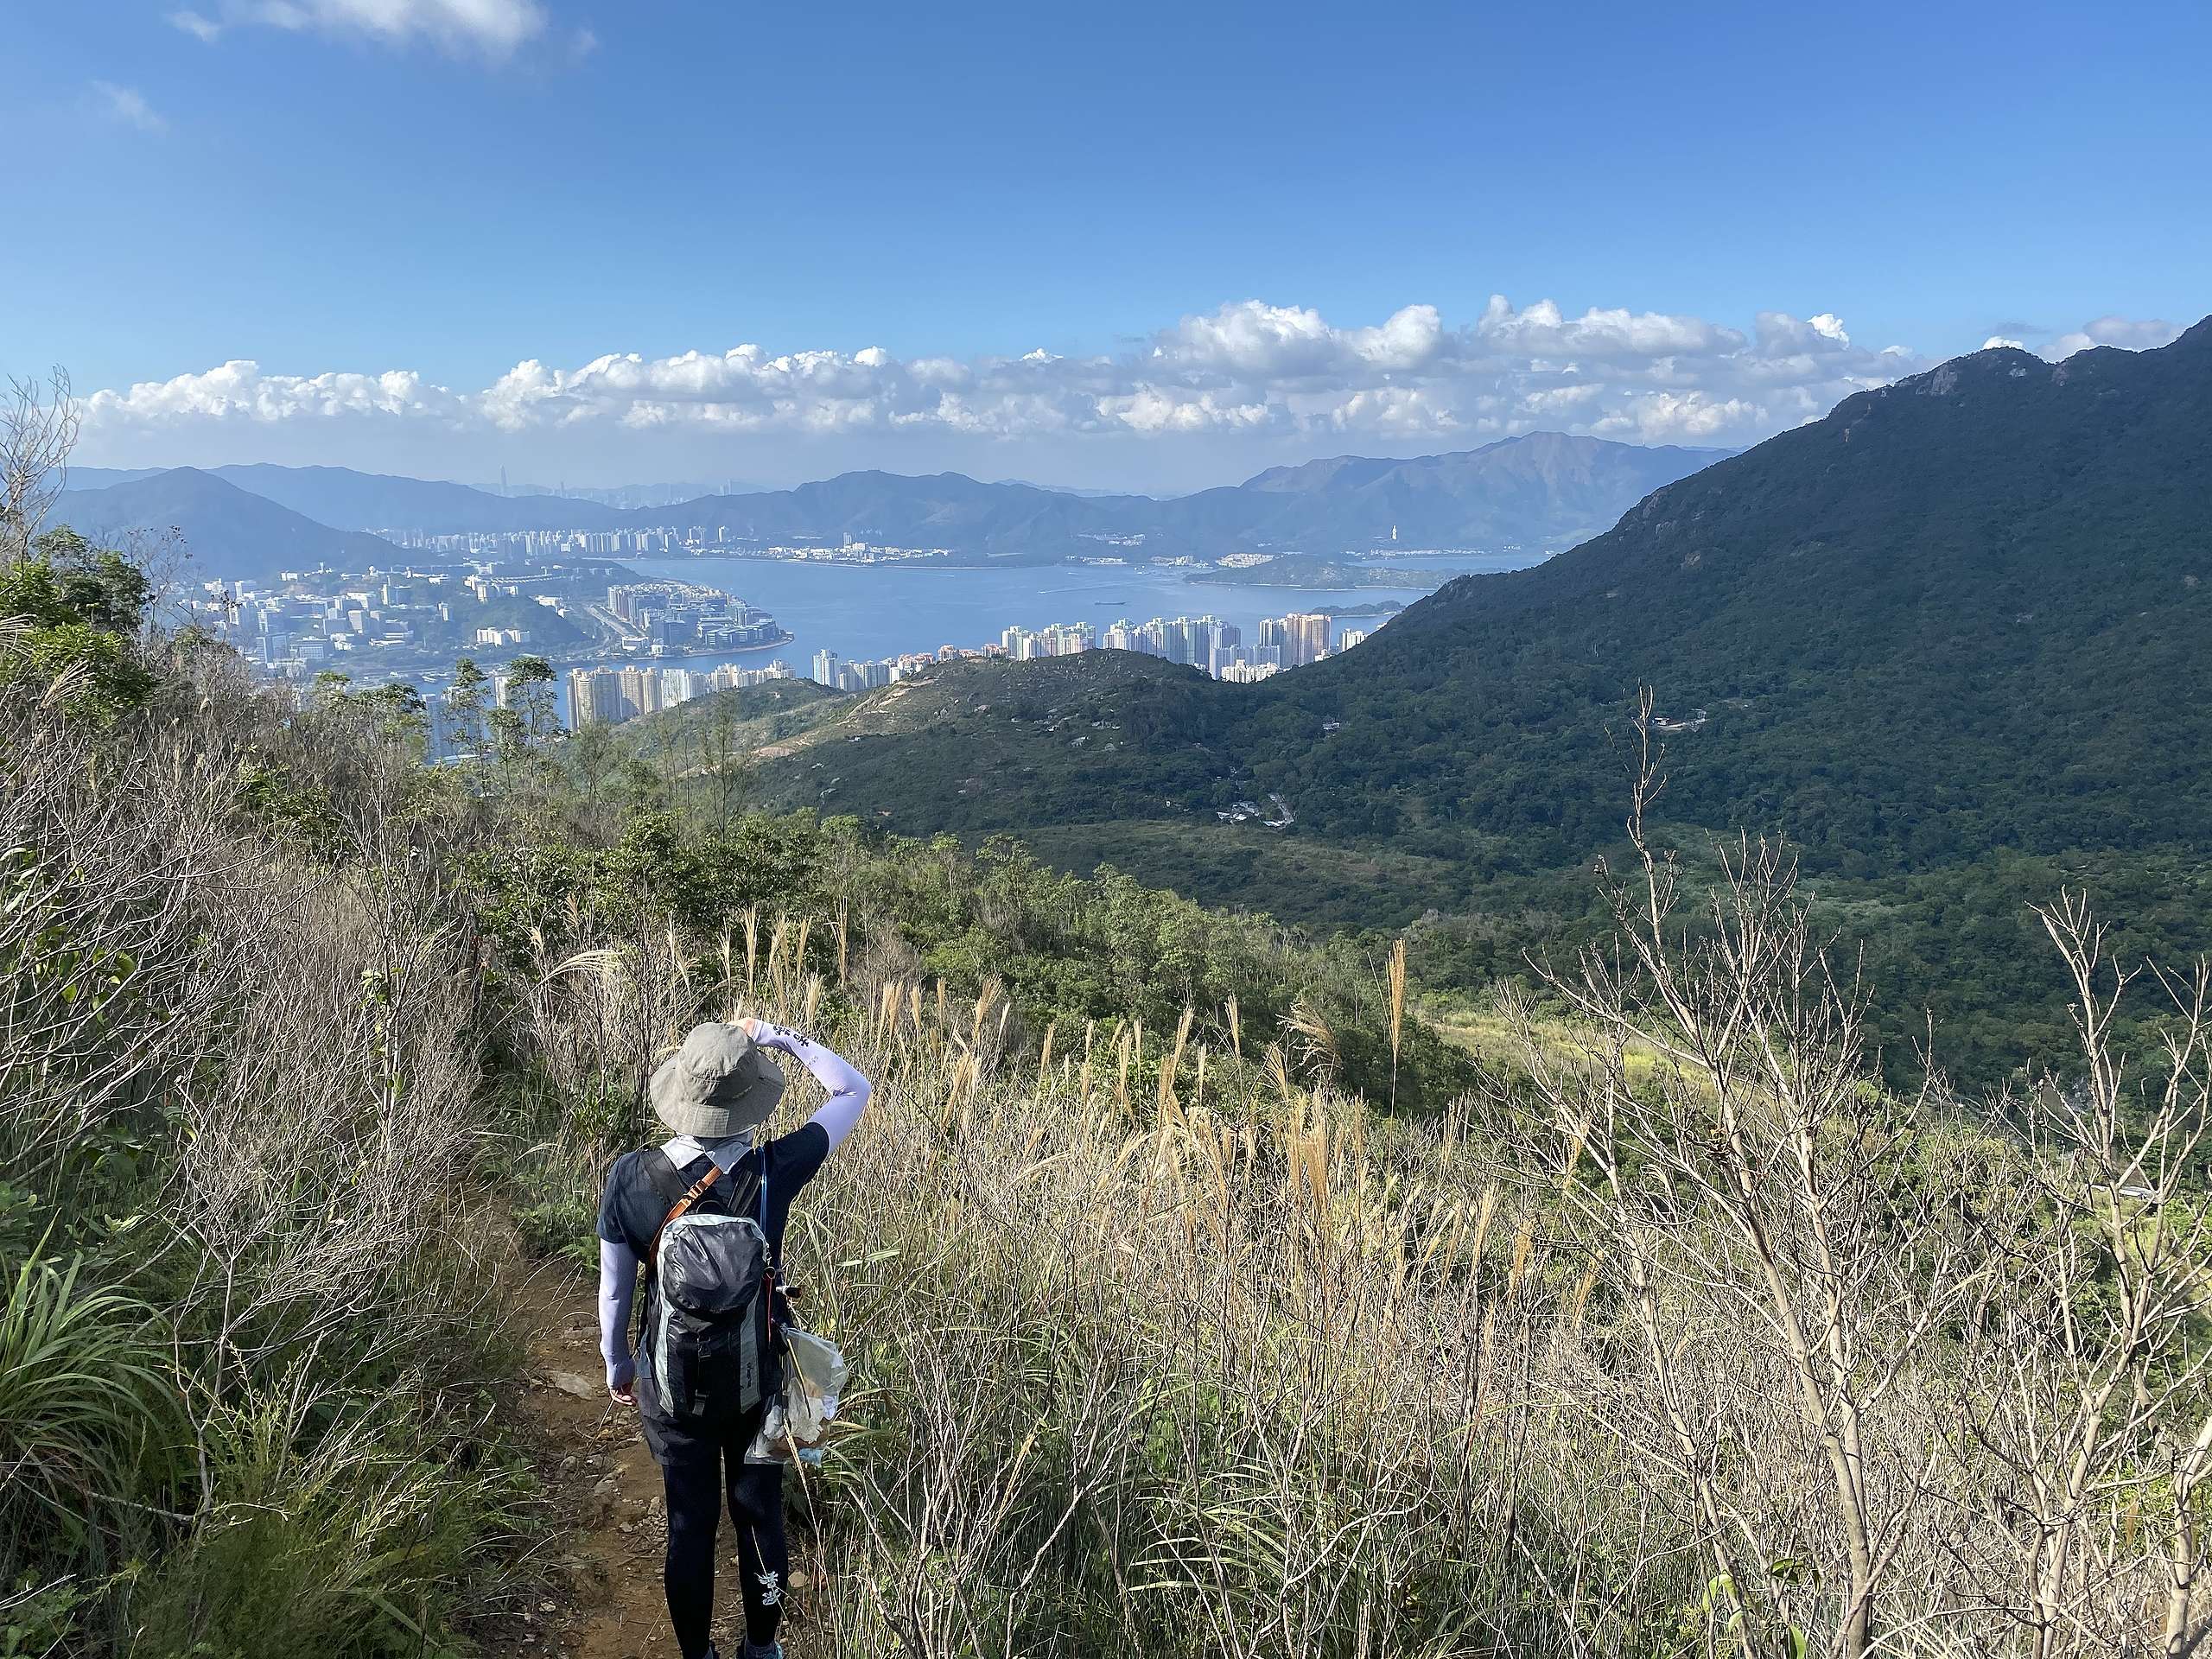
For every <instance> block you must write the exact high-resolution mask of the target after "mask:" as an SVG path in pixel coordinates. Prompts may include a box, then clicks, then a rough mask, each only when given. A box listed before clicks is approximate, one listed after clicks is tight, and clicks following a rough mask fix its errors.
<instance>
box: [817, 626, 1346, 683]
mask: <svg viewBox="0 0 2212 1659" xmlns="http://www.w3.org/2000/svg"><path fill="white" fill-rule="evenodd" d="M1332 627H1333V623H1332V619H1331V618H1330V617H1329V616H1328V615H1327V613H1325V612H1320V611H1294V612H1292V613H1290V614H1289V615H1288V616H1271V617H1268V618H1265V619H1263V620H1262V621H1261V623H1260V625H1259V626H1258V628H1257V629H1256V630H1255V632H1256V633H1257V635H1258V637H1257V638H1256V639H1254V640H1253V641H1252V642H1251V643H1250V644H1249V645H1248V644H1246V643H1245V639H1244V632H1243V629H1242V628H1241V627H1239V626H1237V625H1236V623H1234V622H1224V621H1223V620H1221V618H1219V617H1217V616H1179V617H1175V618H1173V620H1170V619H1169V618H1166V617H1160V616H1155V617H1154V618H1153V619H1152V620H1150V621H1149V622H1136V621H1132V620H1129V619H1128V618H1127V617H1124V618H1122V619H1121V620H1119V621H1116V622H1115V623H1114V624H1113V625H1112V626H1109V628H1108V629H1107V630H1106V632H1104V634H1103V635H1101V634H1100V633H1099V632H1098V631H1097V629H1096V627H1094V626H1092V625H1091V624H1090V623H1088V622H1055V623H1052V625H1051V626H1047V627H1043V628H1038V629H1034V630H1032V629H1029V628H1020V627H1013V628H1007V629H1006V630H1005V631H1004V632H1001V634H1000V635H999V639H998V643H997V644H996V645H984V646H982V647H970V646H961V645H941V646H939V647H938V649H937V650H935V651H929V652H906V653H905V654H903V655H900V656H897V657H885V658H878V659H876V660H874V661H868V662H861V661H850V660H848V659H846V658H841V657H840V656H839V655H838V654H837V653H836V652H834V651H826V650H825V651H817V652H815V653H814V678H815V680H816V681H817V683H821V684H823V685H826V686H828V687H829V688H830V689H831V690H836V691H872V690H875V689H876V688H877V687H879V686H885V685H889V684H890V683H893V681H895V680H901V679H904V678H906V677H907V676H908V675H910V674H913V673H916V672H918V671H921V670H922V669H925V668H927V667H929V666H931V664H936V663H942V662H950V661H951V660H953V659H954V658H960V657H1003V658H1011V659H1012V660H1014V661H1015V662H1019V663H1026V662H1030V661H1033V660H1034V659H1035V658H1039V657H1073V656H1075V655H1077V654H1078V653H1079V652H1086V651H1099V650H1104V651H1134V652H1140V653H1141V654H1143V655H1145V656H1147V657H1163V658H1166V659H1167V660H1168V661H1169V662H1171V663H1185V664H1189V665H1190V666H1191V667H1192V668H1197V669H1201V670H1203V671H1205V672H1206V673H1207V674H1209V675H1211V677H1214V678H1215V679H1217V680H1229V681H1232V682H1240V683H1249V682H1251V681H1254V680H1263V679H1265V678H1267V677H1268V675H1270V674H1274V673H1278V672H1280V671H1281V670H1283V669H1286V668H1299V667H1302V666H1303V665H1304V664H1307V663H1318V662H1319V661H1320V660H1321V659H1322V658H1324V657H1330V656H1334V655H1336V654H1337V653H1338V652H1345V651H1349V650H1351V648H1352V647H1353V646H1354V645H1357V644H1358V643H1359V642H1360V641H1361V640H1363V639H1366V638H1367V634H1368V631H1367V630H1366V629H1363V628H1347V629H1345V630H1344V632H1342V633H1341V634H1338V635H1337V637H1336V639H1334V641H1333V643H1332V640H1331V638H1330V635H1331V632H1332Z"/></svg>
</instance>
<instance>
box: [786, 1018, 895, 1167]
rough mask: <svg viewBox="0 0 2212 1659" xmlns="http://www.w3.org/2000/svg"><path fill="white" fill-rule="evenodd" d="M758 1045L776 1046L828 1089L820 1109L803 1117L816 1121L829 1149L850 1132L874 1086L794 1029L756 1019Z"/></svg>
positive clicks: (841, 1058)
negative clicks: (758, 1022)
mask: <svg viewBox="0 0 2212 1659" xmlns="http://www.w3.org/2000/svg"><path fill="white" fill-rule="evenodd" d="M760 1044H761V1046H763V1047H765V1048H780V1049H781V1050H783V1051H784V1052H785V1053H786V1054H788V1055H790V1056H791V1058H793V1059H795V1060H797V1061H798V1063H799V1064H800V1065H804V1067H805V1068H806V1069H807V1070H808V1071H811V1072H812V1073H813V1074H814V1080H815V1081H816V1082H817V1083H818V1084H821V1085H822V1086H823V1088H824V1089H826V1090H829V1099H827V1100H825V1101H823V1103H822V1109H821V1110H819V1111H817V1113H815V1115H814V1116H812V1117H810V1118H809V1119H808V1120H807V1122H810V1123H819V1124H820V1125H821V1126H822V1132H823V1134H824V1135H828V1136H829V1150H830V1151H832V1152H835V1151H836V1149H837V1145H838V1143H839V1142H840V1141H842V1140H843V1139H844V1138H845V1137H846V1136H847V1135H850V1134H851V1133H852V1132H853V1126H854V1125H855V1124H856V1123H858V1122H860V1121H861V1113H862V1112H864V1111H866V1110H867V1109H868V1096H870V1095H871V1094H873V1093H874V1090H875V1085H874V1084H871V1083H870V1082H869V1081H868V1079H867V1078H866V1077H862V1076H861V1074H860V1073H859V1072H857V1071H854V1070H853V1068H852V1065H851V1063H850V1062H849V1061H848V1060H847V1059H846V1058H845V1057H844V1056H843V1055H842V1054H840V1053H838V1052H836V1050H834V1049H828V1048H824V1047H823V1046H822V1045H821V1044H819V1043H810V1042H808V1041H807V1040H806V1039H805V1038H804V1037H802V1036H800V1035H799V1034H798V1033H797V1032H791V1031H786V1030H785V1029H784V1028H783V1027H781V1026H772V1025H770V1024H769V1023H768V1022H767V1021H766V1020H762V1021H761V1022H760Z"/></svg>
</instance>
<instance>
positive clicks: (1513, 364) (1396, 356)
mask: <svg viewBox="0 0 2212 1659" xmlns="http://www.w3.org/2000/svg"><path fill="white" fill-rule="evenodd" d="M2175 332H2176V331H2175V330H2174V329H2173V328H2172V327H2171V326H2170V325H2168V324H2166V323H2164V322H2156V321H2151V322H2135V321H2126V320H2125V319H2120V318H2114V317H2106V318H2101V319H2100V320H2098V321H2095V322H2092V323H2089V324H2088V325H2087V326H2086V327H2084V328H2082V330H2080V331H2079V332H2078V333H2075V334H2066V335H2063V336H2061V337H2060V338H2059V339H2057V340H2055V341H2054V342H2052V344H2051V345H2050V346H2049V347H2047V348H2046V351H2047V354H2050V355H2053V356H2061V355H2065V354H2068V353H2070V352H2072V351H2074V350H2077V349H2080V348H2081V347H2082V346H2087V345H2093V344H2114V345H2128V346H2144V345H2157V344H2161V343H2163V342H2164V340H2169V339H2171V338H2172V337H2173V334H2174V333H2175ZM1931 363H1932V359H1928V358H1924V357H1923V356H1921V355H1920V354H1919V353H1916V352H1914V351H1911V350H1910V349H1908V348H1906V347H1904V346H1882V347H1879V348H1876V347H1872V346H1863V345H1860V344H1858V343H1857V342H1855V341H1854V340H1853V339H1852V336H1851V334H1850V333H1849V331H1848V330H1847V328H1846V327H1845V326H1844V324H1843V322H1842V321H1841V320H1840V318H1837V317H1835V316H1833V315H1827V314H1822V315H1816V316H1813V317H1808V318H1798V317H1795V316H1791V315H1787V314H1785V313H1783V312H1779V311H1769V312H1761V313H1759V314H1758V315H1757V317H1756V318H1755V319H1754V320H1753V321H1752V324H1751V327H1750V328H1749V329H1740V328H1737V327H1730V326H1727V325H1725V324H1721V323H1716V322H1713V321H1707V320H1704V319H1701V318H1698V317H1691V316H1675V315H1666V314H1662V313H1657V312H1648V311H1647V312H1632V311H1629V310H1626V309H1599V308H1593V309H1591V310H1588V311H1585V312H1583V313H1582V314H1581V315H1579V316H1570V315H1567V314H1566V313H1565V312H1563V311H1562V310H1561V309H1560V307H1558V306H1557V305H1555V304H1554V303H1553V302H1550V301H1548V300H1546V301H1538V302H1535V303H1533V304H1530V305H1528V306H1525V307H1522V308H1515V307H1514V306H1513V305H1512V304H1511V303H1510V302H1509V301H1508V300H1506V299H1505V298H1504V297H1503V296H1493V297H1492V298H1491V301H1490V302H1489V303H1488V304H1487V305H1486V306H1485V307H1484V308H1483V310H1482V311H1481V313H1480V314H1479V315H1476V316H1474V317H1472V318H1471V319H1468V320H1466V321H1461V322H1457V323H1454V322H1452V321H1447V320H1446V317H1445V316H1444V315H1443V314H1442V313H1441V312H1440V311H1439V309H1438V308H1436V307H1434V306H1433V305H1408V306H1406V307H1404V308H1402V309H1400V310H1398V311H1396V312H1394V313H1393V314H1391V315H1389V316H1388V317H1385V318H1383V320H1382V321H1379V322H1375V323H1369V324H1357V325H1352V326H1339V325H1338V324H1335V323H1332V322H1331V321H1328V320H1327V319H1326V318H1325V317H1323V316H1322V315H1320V314H1319V312H1317V311H1314V310H1312V309H1308V308H1299V307H1292V306H1276V305H1268V304H1265V303H1262V302H1259V301H1256V300H1247V301H1242V302H1236V303H1233V304H1229V305H1224V306H1223V307H1221V308H1219V309H1218V310H1217V311H1214V312H1211V313H1209V314H1207V315H1199V316H1189V317H1185V318H1183V319H1182V320H1181V321H1178V322H1176V323H1174V324H1173V325H1172V326H1171V327H1165V328H1162V329H1160V330H1159V331H1158V332H1157V333H1155V334H1153V335H1151V336H1150V337H1149V338H1148V339H1147V340H1142V341H1141V342H1140V343H1139V344H1138V345H1136V346H1135V347H1134V348H1131V349H1128V350H1124V351H1122V352H1118V353H1109V354H1103V355H1096V356H1084V357H1072V356H1068V357H1064V356H1055V355H1052V353H1046V352H1043V351H1033V352H1030V353H1026V354H1021V355H1008V356H1003V357H997V356H987V357H976V358H956V357H950V356H915V357H905V358H901V357H896V356H893V354H892V353H889V352H887V351H885V350H883V349H882V348H880V347H877V346H870V347H868V348H867V349H865V350H861V351H854V352H845V351H836V350H816V351H801V352H785V353H776V352H772V351H770V350H768V349H766V348H765V347H763V346H758V345H742V346H736V347H734V349H731V350H728V351H724V352H720V353H708V352H698V351H691V352H685V353H681V354H679V355H677V356H673V357H663V358H646V357H643V356H640V355H639V354H637V353H612V354H609V355H607V356H603V357H599V358H595V359H593V360H591V361H590V362H588V363H584V364H581V365H575V366H573V367H563V366H560V365H551V364H547V363H544V362H541V361H539V360H537V359H526V360H524V361H523V362H521V363H518V364H517V365H515V366H514V367H513V368H512V369H510V370H508V371H507V372H505V373H504V374H502V375H500V376H499V378H497V379H495V380H493V382H492V383H491V384H490V385H486V386H481V387H476V388H456V387H453V386H448V385H439V384H437V383H435V381H432V380H430V379H429V378H426V377H424V376H423V375H422V374H420V373H418V372H415V371H412V370H407V369H393V370H388V371H385V372H382V373H376V374H365V373H357V372H343V371H334V372H327V373H322V374H314V375H294V374H271V373H266V372H264V371H263V370H262V369H261V368H260V367H259V366H258V365H256V364H254V363H252V362H250V361H243V360H241V361H236V362H231V363H226V364H224V365H221V366H219V367H217V368H213V369H209V370H207V371H205V372H200V373H193V374H184V375H180V376H178V377H176V378H174V379H171V380H165V381H146V382H142V383H140V384H138V385H132V386H129V387H126V388H121V389H117V390H110V391H99V392H96V393H94V394H93V395H92V397H89V398H88V399H87V400H86V406H85V416H86V435H87V437H88V438H89V439H93V440H96V441H97V442H98V444H99V448H100V449H101V450H102V451H104V452H106V453H109V454H118V453H120V452H122V451H124V450H129V451H132V452H135V453H138V454H151V453H152V452H153V451H154V450H155V449H156V448H161V447H162V442H161V441H162V439H164V438H165V437H166V438H168V439H171V440H174V439H175V438H178V437H181V436H185V435H194V436H197V437H200V438H203V439H204V438H206V437H207V436H208V435H211V434H219V433H227V434H230V435H232V438H233V440H234V441H233V442H232V443H231V445H230V446H229V447H230V448H232V450H233V451H234V452H238V453H244V452H245V451H246V450H248V449H250V448H252V447H253V446H252V444H251V442H250V440H249V439H248V437H247V436H246V435H249V434H254V433H261V434H269V433H271V432H273V431H276V430H280V429H281V430H284V431H288V432H296V431H299V430H301V429H309V430H314V431H320V432H322V433H326V434H327V435H328V437H329V439H330V440H331V442H330V443H329V444H328V445H327V450H328V458H331V459H342V458H344V456H345V454H346V453H347V449H346V446H347V445H348V444H350V443H353V442H359V441H361V440H365V439H369V438H370V437H371V435H373V434H376V433H379V432H382V433H391V432H394V431H400V430H404V431H407V432H410V433H414V434H417V435H432V434H435V435H440V436H442V438H443V439H444V440H446V441H448V442H456V443H462V444H463V446H464V447H467V445H466V441H467V440H472V439H474V440H480V441H482V446H480V447H481V448H482V453H487V454H488V453H490V452H491V449H492V448H502V449H504V448H506V447H508V443H507V441H512V440H518V439H525V438H527V439H535V440H552V439H556V438H557V437H559V436H560V435H592V436H594V437H595V438H597V439H600V440H612V439H616V438H624V439H626V440H627V442H624V443H623V444H622V446H621V447H622V448H624V449H625V450H626V452H628V453H631V454H636V453H639V450H640V443H641V442H642V441H643V440H645V439H649V438H656V437H657V438H658V439H660V440H663V441H664V442H669V443H670V444H671V448H670V449H669V451H668V452H669V453H671V454H674V453H675V448H674V447H673V445H674V441H675V440H677V439H681V438H685V437H688V438H690V439H691V440H693V442H689V443H686V444H684V445H683V446H682V447H683V450H684V451H685V452H686V453H688V454H698V453H700V444H699V443H698V442H696V441H697V440H701V439H711V438H716V437H738V436H750V437H757V438H769V437H775V438H782V439H786V440H821V439H844V440H850V441H855V442H859V443H864V445H865V448H866V449H867V456H866V459H867V460H868V461H870V462H871V463H874V462H880V463H881V464H896V463H897V461H898V459H899V452H900V445H901V443H902V442H908V441H912V442H910V443H909V447H910V448H929V447H931V446H927V445H923V444H920V443H919V442H918V441H919V440H921V439H924V438H935V439H938V440H940V441H943V440H952V439H957V440H959V441H961V442H963V443H964V444H967V445H969V446H970V447H976V446H981V447H983V448H988V447H990V446H994V445H1000V446H1021V445H1025V444H1031V445H1033V444H1039V443H1043V444H1046V445H1048V446H1049V447H1051V448H1052V449H1054V451H1055V452H1056V453H1058V454H1068V453H1070V452H1071V450H1079V449H1080V448H1083V447H1084V446H1085V445H1087V444H1090V443H1092V442H1094V441H1098V440H1107V439H1116V438H1118V439H1122V440H1127V441H1131V442H1139V443H1146V444H1151V445H1155V446H1168V445H1172V444H1175V443H1178V442H1182V443H1190V442H1200V441H1204V440H1208V439H1211V440H1215V441H1217V442H1218V441H1224V440H1230V439H1236V440H1243V441H1246V442H1244V443H1243V445H1242V446H1241V448H1243V449H1246V450H1249V449H1250V448H1252V443H1253V442H1254V441H1264V442H1270V443H1273V444H1274V445H1276V446H1278V447H1282V448H1303V449H1306V450H1308V451H1311V450H1313V449H1314V448H1338V449H1342V448H1354V447H1359V446H1362V445H1365V446H1370V447H1373V448H1387V449H1395V450H1397V451H1400V452H1404V451H1406V450H1408V448H1455V447H1465V446H1467V445H1471V444H1475V443H1481V442H1489V441H1491V439H1494V438H1500V437H1508V436H1511V435H1516V434H1518V433H1522V432H1529V431H1537V430H1554V431H1568V432H1577V433H1586V434H1590V435H1596V436H1599V437H1607V438H1616V439H1620V440H1623V441H1625V442H1637V443H1689V444H1712V445H1726V444H1744V443H1750V442H1757V441H1758V440H1759V439H1761V438H1764V437H1767V436H1770V435H1772V434H1773V433H1775V432H1777V431H1779V430H1781V429H1784V428H1786V427H1789V426H1794V425H1797V424H1800V423H1802V422H1805V421H1808V420H1811V419H1815V418H1816V417H1818V416H1821V415H1822V414H1824V413H1825V412H1827V410H1829V409H1830V408H1832V407H1833V406H1834V404H1836V403H1837V402H1838V401H1840V399H1842V398H1843V397H1847V396H1849V395H1850V394H1851V393H1853V392H1855V391H1863V390H1865V389H1866V388H1868V387H1871V386H1876V385H1885V384H1886V383H1888V382H1890V381H1892V380H1895V379H1897V378H1901V377H1903V376H1904V375H1908V374H1912V373H1916V372H1919V371H1920V370H1923V369H1924V368H1927V367H1929V366H1930V365H1931ZM170 447H171V448H175V445H174V444H173V443H172V444H171V445H170ZM193 447H194V448H204V447H206V446H205V445H204V444H195V445H194V446H193ZM289 447H291V446H288V448H289ZM316 447H317V448H324V447H326V446H322V445H317V446H316ZM934 447H936V448H942V444H941V443H940V444H939V445H938V446H934ZM353 453H357V454H358V453H362V452H359V451H356V452H353Z"/></svg>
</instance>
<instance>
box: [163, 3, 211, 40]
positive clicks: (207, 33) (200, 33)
mask: <svg viewBox="0 0 2212 1659" xmlns="http://www.w3.org/2000/svg"><path fill="white" fill-rule="evenodd" d="M168 21H169V25H170V27H171V28H174V29H182V30H183V31H184V32H185V33H186V34H188V35H193V36H194V37H195V38H196V39H199V40H202V41H208V42H211V43H212V42H213V41H217V40H219V39H220V38H221V36H222V33H223V26H222V25H221V24H220V23H219V22H216V21H215V20H214V19H213V17H208V16H203V15H201V14H200V13H199V12H196V11H173V12H171V13H169V15H168Z"/></svg>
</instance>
